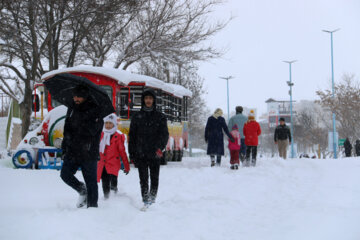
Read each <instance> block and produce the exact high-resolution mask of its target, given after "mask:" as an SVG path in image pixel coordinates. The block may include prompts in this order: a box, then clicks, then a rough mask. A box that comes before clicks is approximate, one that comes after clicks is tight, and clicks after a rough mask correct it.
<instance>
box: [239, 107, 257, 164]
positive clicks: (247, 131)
mask: <svg viewBox="0 0 360 240" xmlns="http://www.w3.org/2000/svg"><path fill="white" fill-rule="evenodd" d="M243 133H244V136H245V145H246V158H245V159H246V161H245V167H249V166H250V154H251V166H253V167H255V165H256V155H257V146H258V143H259V140H258V137H259V135H260V134H261V128H260V124H259V123H258V122H257V121H255V113H254V111H253V110H251V111H250V114H249V116H248V121H247V123H246V124H245V125H244V128H243Z"/></svg>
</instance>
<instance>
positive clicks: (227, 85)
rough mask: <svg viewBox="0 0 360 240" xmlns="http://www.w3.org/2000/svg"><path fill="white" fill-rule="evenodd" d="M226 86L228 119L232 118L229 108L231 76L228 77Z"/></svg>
mask: <svg viewBox="0 0 360 240" xmlns="http://www.w3.org/2000/svg"><path fill="white" fill-rule="evenodd" d="M226 87H227V115H228V117H227V121H229V119H230V110H229V78H227V79H226Z"/></svg>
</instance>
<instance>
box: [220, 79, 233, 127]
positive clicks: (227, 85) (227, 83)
mask: <svg viewBox="0 0 360 240" xmlns="http://www.w3.org/2000/svg"><path fill="white" fill-rule="evenodd" d="M219 78H221V79H225V80H226V88H227V114H228V119H227V120H228V121H229V119H230V111H229V80H230V79H232V78H234V77H233V76H228V77H219Z"/></svg>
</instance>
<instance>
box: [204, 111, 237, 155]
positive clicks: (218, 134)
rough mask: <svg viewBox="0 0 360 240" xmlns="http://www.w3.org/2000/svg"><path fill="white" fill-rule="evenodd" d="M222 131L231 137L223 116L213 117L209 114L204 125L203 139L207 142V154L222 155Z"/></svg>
mask: <svg viewBox="0 0 360 240" xmlns="http://www.w3.org/2000/svg"><path fill="white" fill-rule="evenodd" d="M223 131H224V132H225V133H226V135H227V136H228V137H229V138H230V139H231V138H232V136H231V135H230V133H229V130H228V127H227V126H226V123H225V119H224V118H223V117H218V118H215V117H214V116H211V117H209V118H208V120H207V123H206V127H205V141H206V142H207V144H208V147H207V154H208V155H224V134H223Z"/></svg>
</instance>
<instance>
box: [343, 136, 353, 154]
mask: <svg viewBox="0 0 360 240" xmlns="http://www.w3.org/2000/svg"><path fill="white" fill-rule="evenodd" d="M344 148H345V155H346V157H350V156H351V149H352V145H351V143H350V141H349V139H348V138H347V139H346V140H345V142H344Z"/></svg>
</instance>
